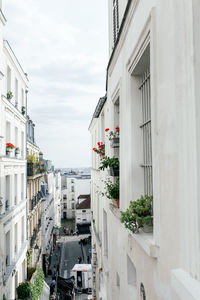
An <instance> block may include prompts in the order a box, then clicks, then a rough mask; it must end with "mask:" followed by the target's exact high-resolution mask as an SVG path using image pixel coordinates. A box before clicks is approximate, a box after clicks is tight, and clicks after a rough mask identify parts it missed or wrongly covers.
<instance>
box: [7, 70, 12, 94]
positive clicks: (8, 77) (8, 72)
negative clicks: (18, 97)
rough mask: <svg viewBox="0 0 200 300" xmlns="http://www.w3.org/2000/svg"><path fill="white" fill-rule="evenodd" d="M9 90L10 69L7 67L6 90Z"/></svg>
mask: <svg viewBox="0 0 200 300" xmlns="http://www.w3.org/2000/svg"><path fill="white" fill-rule="evenodd" d="M9 91H11V69H10V68H9V67H7V92H9Z"/></svg>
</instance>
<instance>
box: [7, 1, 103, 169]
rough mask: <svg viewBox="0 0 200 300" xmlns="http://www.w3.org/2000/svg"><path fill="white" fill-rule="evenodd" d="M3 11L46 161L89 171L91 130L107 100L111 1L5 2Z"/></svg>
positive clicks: (9, 39)
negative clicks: (101, 101)
mask: <svg viewBox="0 0 200 300" xmlns="http://www.w3.org/2000/svg"><path fill="white" fill-rule="evenodd" d="M3 8H4V14H5V16H6V18H7V24H6V26H5V33H4V36H5V38H6V39H7V40H8V41H9V42H10V44H11V47H12V48H13V50H14V52H15V54H16V55H17V57H18V59H19V61H20V63H21V64H22V67H23V69H24V71H25V72H27V73H28V78H29V81H30V84H29V94H28V114H29V115H30V117H31V118H32V120H33V121H34V122H35V125H36V127H35V134H36V142H37V144H38V146H39V147H40V149H41V150H42V151H43V153H44V157H45V158H46V159H51V160H52V161H53V163H54V165H55V167H87V166H90V153H91V147H90V135H89V132H88V126H89V123H90V121H91V118H92V114H93V112H94V109H95V106H96V104H97V101H98V99H99V98H100V97H101V96H104V94H105V79H106V65H107V62H108V30H107V0H84V1H83V0H76V1H73V0H57V1H55V0H14V1H13V0H4V5H3Z"/></svg>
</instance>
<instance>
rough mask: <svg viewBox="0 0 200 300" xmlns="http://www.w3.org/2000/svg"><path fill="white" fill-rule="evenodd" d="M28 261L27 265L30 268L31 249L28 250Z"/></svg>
mask: <svg viewBox="0 0 200 300" xmlns="http://www.w3.org/2000/svg"><path fill="white" fill-rule="evenodd" d="M26 259H27V265H28V266H29V265H30V263H31V251H30V249H28V250H27V252H26Z"/></svg>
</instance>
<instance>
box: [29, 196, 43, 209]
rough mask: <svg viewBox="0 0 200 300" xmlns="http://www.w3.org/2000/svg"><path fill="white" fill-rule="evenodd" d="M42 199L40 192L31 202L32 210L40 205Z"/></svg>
mask: <svg viewBox="0 0 200 300" xmlns="http://www.w3.org/2000/svg"><path fill="white" fill-rule="evenodd" d="M41 198H42V196H41V193H40V192H38V193H37V195H35V196H34V197H33V198H32V200H31V210H33V209H34V207H35V206H36V205H37V204H38V203H39V201H40V199H41Z"/></svg>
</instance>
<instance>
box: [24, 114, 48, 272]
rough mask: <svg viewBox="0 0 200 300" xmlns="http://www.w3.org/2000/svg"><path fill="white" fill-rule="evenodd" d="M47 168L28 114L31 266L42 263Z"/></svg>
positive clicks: (28, 192)
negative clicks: (44, 189) (41, 159)
mask: <svg viewBox="0 0 200 300" xmlns="http://www.w3.org/2000/svg"><path fill="white" fill-rule="evenodd" d="M45 171H46V169H45V167H44V164H43V163H42V162H41V163H40V162H39V147H38V146H37V144H36V141H35V124H34V123H33V121H32V120H31V119H30V117H29V116H27V213H28V240H29V251H30V254H31V255H30V257H31V261H30V267H36V266H37V265H41V257H42V255H41V254H42V241H41V216H42V205H41V203H42V193H41V180H42V178H43V176H44V173H45Z"/></svg>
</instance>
